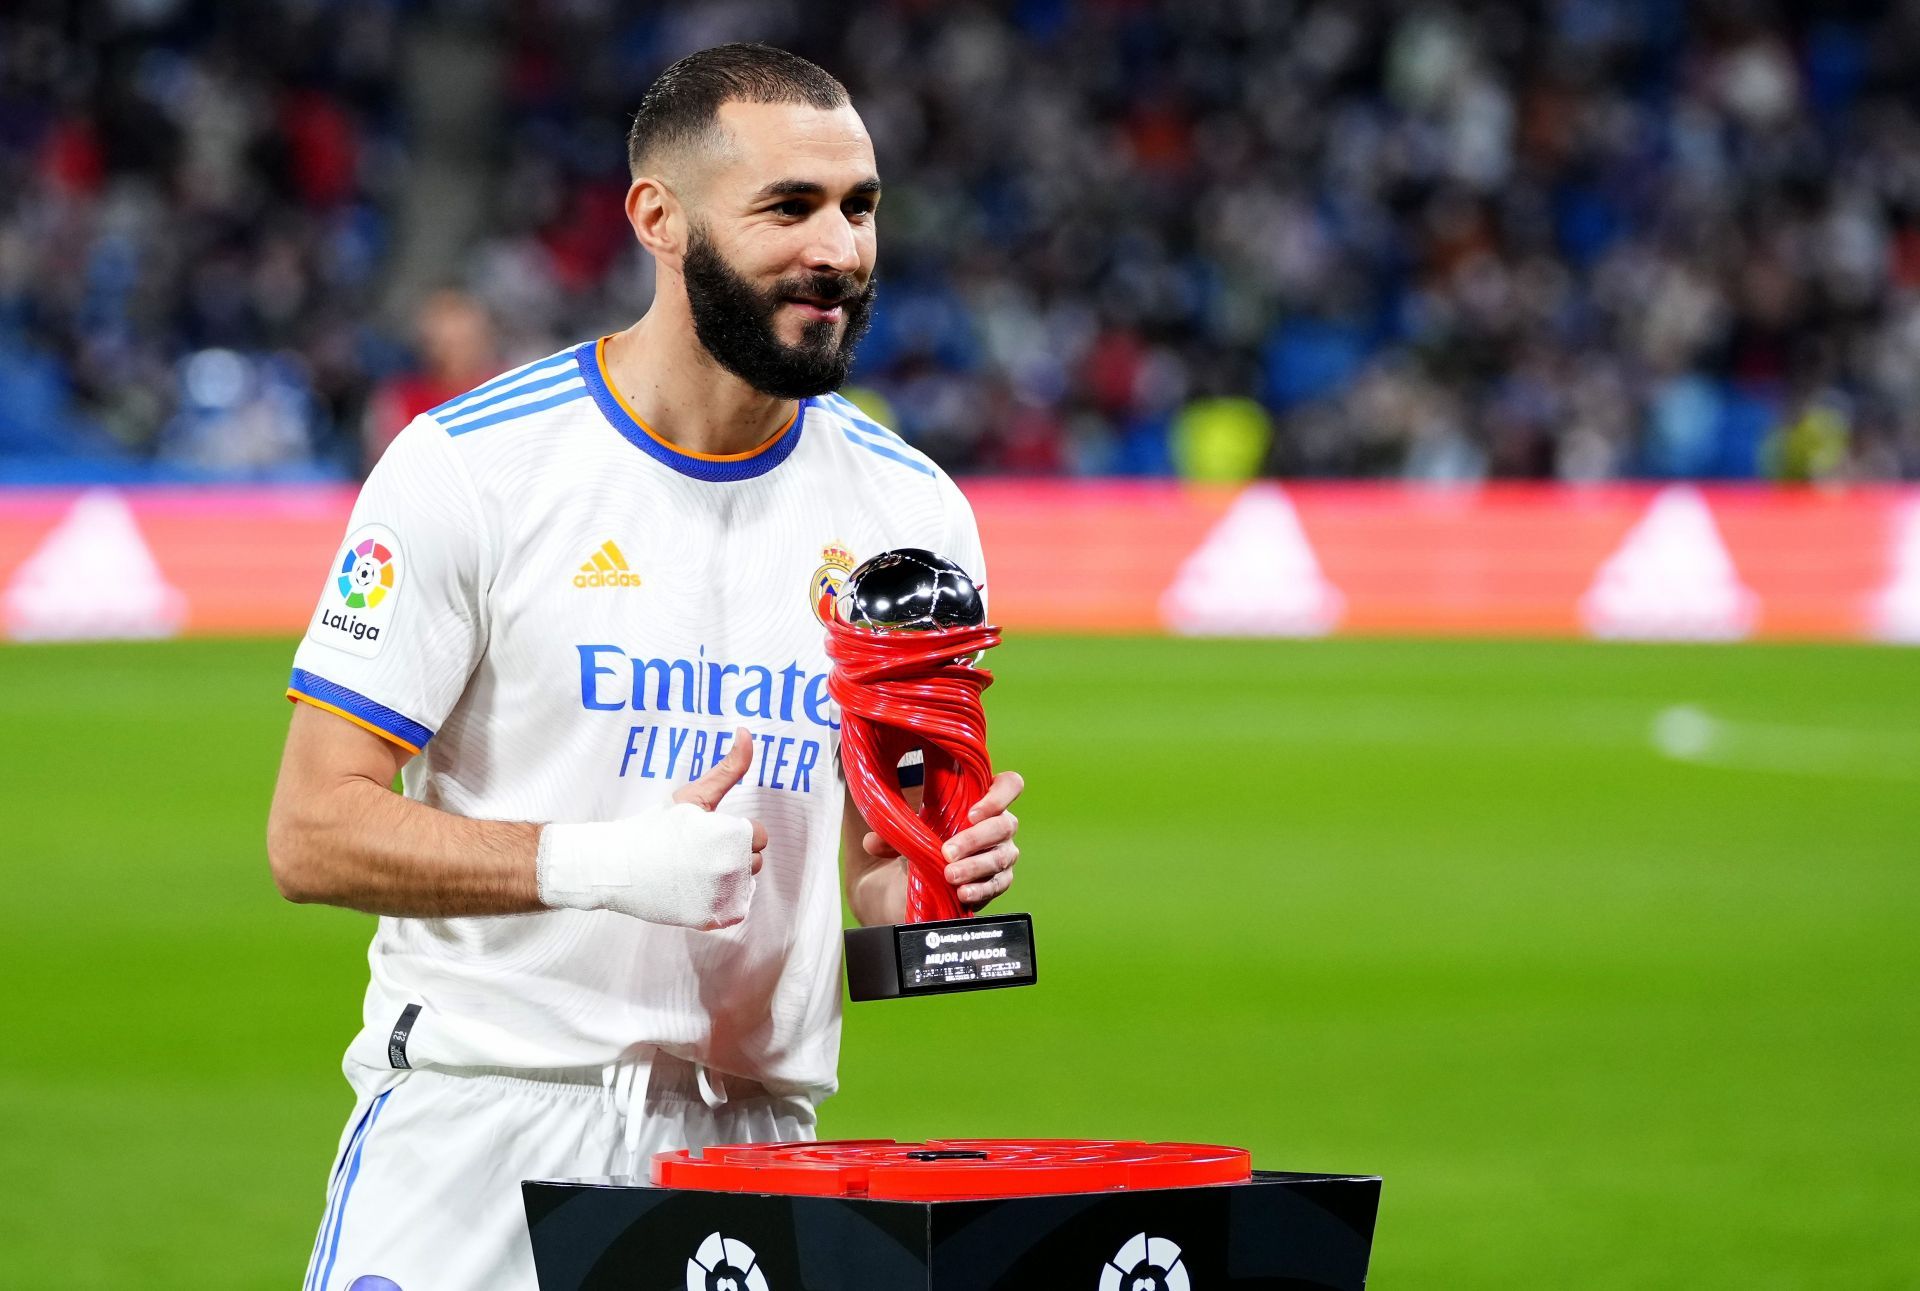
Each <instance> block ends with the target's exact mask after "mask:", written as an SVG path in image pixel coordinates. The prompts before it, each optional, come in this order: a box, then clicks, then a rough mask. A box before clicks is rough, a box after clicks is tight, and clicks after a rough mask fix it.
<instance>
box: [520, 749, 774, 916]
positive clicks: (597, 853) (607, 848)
mask: <svg viewBox="0 0 1920 1291" xmlns="http://www.w3.org/2000/svg"><path fill="white" fill-rule="evenodd" d="M752 765H753V738H752V736H750V735H749V734H748V733H747V731H746V730H745V728H741V729H740V730H737V731H735V732H734V741H733V747H732V748H731V749H730V750H728V752H727V756H726V757H725V758H723V759H722V760H721V761H720V764H719V765H718V766H716V767H714V768H713V769H712V770H711V771H709V772H707V774H705V775H704V776H701V777H700V778H699V779H698V780H696V781H694V782H693V783H692V784H690V785H688V786H687V787H686V788H684V789H681V790H679V791H678V792H676V793H675V794H674V795H673V805H672V806H670V807H658V808H655V809H654V810H652V811H648V812H642V813H641V814H640V815H638V816H629V817H627V818H626V819H624V820H607V821H591V822H587V823H583V824H561V825H548V826H547V827H546V828H545V829H543V830H541V831H540V851H539V858H538V870H539V883H540V900H541V902H542V903H543V904H545V905H547V906H559V907H569V908H572V909H576V910H615V911H618V912H619V913H621V914H625V915H631V916H632V917H634V918H636V919H644V920H646V921H647V922H649V923H663V924H670V925H673V926H675V927H680V928H696V929H699V930H701V931H703V932H706V931H712V930H714V929H716V928H731V927H732V926H733V925H735V924H737V923H739V922H740V921H741V920H743V919H745V918H746V917H747V907H748V904H749V903H750V902H751V901H752V900H753V886H754V875H756V874H758V873H759V872H760V865H761V861H762V853H763V852H764V850H765V848H766V846H767V831H766V829H765V828H764V827H762V826H761V824H760V822H759V821H757V820H747V819H745V818H743V817H740V816H729V815H722V814H721V813H719V812H718V811H716V810H715V808H717V807H718V806H719V805H720V800H721V799H722V798H725V797H726V796H727V791H728V790H730V789H732V788H733V787H734V786H735V785H737V784H739V783H740V780H741V777H743V776H745V775H746V774H747V769H748V768H749V767H751V766H752Z"/></svg>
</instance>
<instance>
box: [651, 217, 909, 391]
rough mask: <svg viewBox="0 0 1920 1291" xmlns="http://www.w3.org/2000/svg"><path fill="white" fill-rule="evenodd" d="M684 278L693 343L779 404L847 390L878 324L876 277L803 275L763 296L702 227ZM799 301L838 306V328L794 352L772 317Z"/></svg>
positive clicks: (810, 332) (691, 244)
mask: <svg viewBox="0 0 1920 1291" xmlns="http://www.w3.org/2000/svg"><path fill="white" fill-rule="evenodd" d="M682 272H683V274H684V276H685V278H686V283H687V305H688V308H689V309H690V310H691V311H692V314H693V331H694V335H696V336H698V337H699V338H700V344H701V345H703V346H705V347H706V351H707V353H709V354H711V355H712V356H713V358H714V361H715V362H717V363H718V364H719V365H720V366H721V367H723V368H725V369H726V370H727V371H729V372H731V373H733V374H734V375H735V376H737V377H739V378H740V379H741V380H742V381H745V382H746V383H747V384H748V385H750V386H752V387H753V388H754V389H755V390H758V391H759V392H760V393H761V394H764V395H768V396H770V397H772V398H775V399H807V398H811V397H812V396H814V395H821V394H826V393H827V392H828V391H829V390H836V389H838V388H839V387H840V386H841V385H842V384H843V383H845V381H846V379H847V374H848V373H849V372H851V371H852V370H853V357H854V351H855V350H856V349H857V348H858V347H859V345H860V338H861V337H862V336H865V335H866V331H867V325H868V324H869V323H870V322H872V317H871V316H872V312H873V296H874V291H875V289H876V287H877V284H876V283H875V281H874V279H873V276H872V275H868V277H867V280H866V282H865V283H862V282H861V281H860V280H859V279H858V278H855V277H854V276H853V275H852V274H804V275H799V276H796V277H791V278H782V279H781V280H780V281H778V282H776V283H774V284H773V286H771V287H769V288H767V289H766V290H765V291H762V290H760V289H759V288H757V287H755V286H754V285H753V284H752V283H750V282H748V281H747V280H746V279H745V278H744V277H742V276H741V275H740V274H739V273H737V272H735V271H734V268H733V266H732V265H730V264H728V263H727V262H726V260H725V259H724V258H723V257H722V256H721V254H720V251H719V249H718V248H717V247H715V246H714V245H713V240H712V239H711V238H709V237H708V236H707V231H706V230H705V229H704V228H702V227H700V226H699V225H695V226H694V228H693V230H692V234H691V236H690V237H689V238H688V240H687V254H686V259H685V261H684V265H683V270H682ZM796 297H805V298H807V299H808V300H810V301H813V302H815V303H818V304H823V305H829V306H830V305H838V306H839V307H840V318H841V322H840V324H839V325H836V324H834V323H833V322H830V321H828V320H827V319H814V320H812V321H810V322H808V323H807V324H806V325H805V326H803V327H802V328H801V331H800V340H799V341H798V342H797V343H796V344H793V345H788V344H786V343H785V342H784V341H782V340H781V339H780V337H779V335H778V334H777V333H776V332H775V331H774V316H775V315H776V314H777V313H778V312H779V310H780V307H781V306H782V305H784V304H786V303H787V302H788V301H790V300H793V299H795V298H796ZM836 332H837V334H836Z"/></svg>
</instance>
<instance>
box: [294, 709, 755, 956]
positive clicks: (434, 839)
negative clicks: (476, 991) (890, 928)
mask: <svg viewBox="0 0 1920 1291" xmlns="http://www.w3.org/2000/svg"><path fill="white" fill-rule="evenodd" d="M293 708H294V712H293V723H292V726H291V727H290V728H289V729H288V731H287V747H286V752H285V753H284V754H283V755H282V756H281V760H280V779H279V782H278V783H277V784H276V785H275V786H274V791H273V807H272V809H271V811H270V812H269V813H268V817H267V858H268V861H269V862H270V863H271V865H272V866H273V879H274V882H275V884H277V885H278V886H279V888H280V892H281V894H282V895H283V896H285V897H286V898H287V899H288V900H289V901H300V902H319V903H321V904H324V905H337V906H346V907H348V908H349V909H354V910H364V911H366V912H368V913H370V914H387V915H406V916H420V917H450V916H456V915H487V914H526V913H528V912H531V911H535V910H542V909H546V908H549V907H553V906H569V907H573V908H576V909H612V910H618V911H620V912H621V913H623V914H629V915H633V916H634V917H636V918H642V919H647V920H649V921H651V922H656V923H668V924H673V925H676V926H680V927H693V928H718V927H726V926H728V925H729V924H733V923H738V922H739V921H740V920H741V919H743V918H745V917H746V906H747V901H748V900H749V899H750V898H751V892H752V876H753V875H754V874H757V873H759V871H760V863H761V851H762V849H764V848H765V847H766V845H767V833H766V830H765V829H763V828H762V827H761V826H760V824H759V822H758V821H747V820H741V819H739V818H737V817H716V816H713V813H714V809H715V808H717V807H718V806H719V805H720V800H721V799H722V798H724V797H725V796H726V793H727V790H729V789H731V788H732V787H733V786H734V785H736V784H738V783H739V782H740V778H741V777H742V776H744V775H745V774H746V772H747V769H748V767H749V766H751V765H752V762H753V741H752V739H751V738H741V737H744V736H745V735H746V732H745V731H740V732H736V738H735V740H734V743H733V747H732V749H730V750H729V751H728V754H727V756H726V758H724V759H723V760H722V761H721V762H720V763H719V765H717V766H715V767H714V768H713V769H712V770H710V771H708V772H707V774H706V775H704V776H702V777H701V778H700V779H698V780H696V781H694V782H693V783H692V784H689V785H687V786H685V787H683V788H682V789H680V790H679V791H678V792H677V793H675V794H674V795H673V800H674V804H675V806H674V807H672V808H664V809H661V810H659V811H656V812H654V813H649V814H643V815H641V816H636V817H633V818H630V819H628V820H620V821H605V822H596V823H591V824H581V825H561V826H546V827H543V826H540V825H534V824H526V823H521V822H517V821H504V820H470V819H468V818H467V817H465V816H456V815H454V814H453V813H452V812H446V811H440V810H438V809H436V808H433V807H429V806H427V805H426V804H424V803H419V802H414V801H413V800H412V799H409V798H404V797H402V796H400V795H399V794H397V793H394V792H393V791H392V789H391V788H389V786H390V785H392V783H393V778H394V776H396V775H398V774H399V772H400V768H401V766H402V765H404V764H405V763H406V761H407V758H408V757H409V756H411V755H410V754H409V753H408V752H407V751H406V750H405V749H402V748H400V747H399V746H398V745H395V744H392V743H390V742H388V741H387V740H384V739H382V738H380V737H379V736H378V735H375V734H373V733H372V732H371V731H367V730H364V729H362V728H361V727H359V726H356V725H354V724H353V723H351V722H347V721H343V720H341V719H340V718H338V717H335V716H333V715H332V714H331V713H325V712H322V711H321V710H319V709H317V708H313V707H311V706H310V705H307V704H295V705H294V706H293ZM686 805H691V806H692V807H694V808H696V809H697V811H696V812H693V813H688V812H682V811H680V807H682V806H686ZM543 840H544V842H543ZM749 845H750V848H751V851H750V852H749V851H748V850H747V849H748V847H749ZM543 852H544V855H543ZM543 893H544V896H545V899H543Z"/></svg>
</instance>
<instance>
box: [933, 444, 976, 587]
mask: <svg viewBox="0 0 1920 1291" xmlns="http://www.w3.org/2000/svg"><path fill="white" fill-rule="evenodd" d="M940 490H941V500H942V504H943V508H944V510H945V512H946V535H945V538H944V540H943V541H942V543H941V546H940V554H941V555H943V556H945V557H946V558H947V559H948V560H951V561H952V562H953V563H954V564H956V565H958V566H960V568H962V569H964V570H966V571H967V573H968V574H970V575H971V576H972V577H973V581H974V582H975V583H976V584H977V585H978V586H979V588H980V598H981V600H983V601H985V600H986V599H987V556H986V552H985V551H984V550H983V549H982V547H981V545H980V527H979V525H978V524H977V523H975V521H974V518H973V504H972V503H970V502H968V501H967V495H966V494H964V493H962V492H961V491H960V486H959V485H957V484H955V483H954V482H953V480H952V479H951V478H949V477H948V476H947V474H946V472H944V471H942V472H941V473H940Z"/></svg>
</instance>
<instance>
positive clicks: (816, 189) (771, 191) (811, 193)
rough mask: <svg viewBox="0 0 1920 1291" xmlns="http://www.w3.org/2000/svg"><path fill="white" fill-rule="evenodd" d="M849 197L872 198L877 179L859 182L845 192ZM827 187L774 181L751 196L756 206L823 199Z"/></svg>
mask: <svg viewBox="0 0 1920 1291" xmlns="http://www.w3.org/2000/svg"><path fill="white" fill-rule="evenodd" d="M847 192H848V194H849V195H851V196H858V197H874V196H878V194H879V192H880V181H879V179H878V178H873V177H869V178H867V179H863V180H861V181H860V182H859V183H857V184H855V185H854V186H853V187H852V188H850V189H848V190H847ZM826 195H827V186H826V185H825V184H821V183H817V182H815V181H814V180H811V179H776V180H774V181H773V182H772V183H771V184H768V185H767V186H766V187H765V188H763V189H761V190H760V191H759V192H757V193H755V194H754V195H753V200H754V202H755V203H756V204H758V203H760V202H766V201H771V200H772V199H774V198H776V197H825V196H826Z"/></svg>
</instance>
